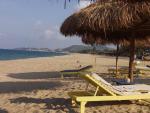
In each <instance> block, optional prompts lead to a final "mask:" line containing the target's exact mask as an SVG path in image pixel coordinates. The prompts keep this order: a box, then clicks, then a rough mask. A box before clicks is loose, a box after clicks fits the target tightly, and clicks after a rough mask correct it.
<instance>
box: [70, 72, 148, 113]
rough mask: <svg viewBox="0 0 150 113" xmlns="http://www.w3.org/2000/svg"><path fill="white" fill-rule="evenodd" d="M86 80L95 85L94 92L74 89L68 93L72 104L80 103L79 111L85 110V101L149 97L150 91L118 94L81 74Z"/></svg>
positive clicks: (88, 76)
mask: <svg viewBox="0 0 150 113" xmlns="http://www.w3.org/2000/svg"><path fill="white" fill-rule="evenodd" d="M81 76H82V78H85V80H86V81H88V82H89V83H91V84H92V85H94V86H96V90H95V92H94V93H91V92H89V91H75V92H69V93H68V95H69V96H70V97H71V99H72V102H73V104H74V103H80V113H84V112H85V105H86V104H87V102H96V101H123V100H146V99H150V93H149V94H147V93H143V94H138V95H118V94H115V93H114V92H112V91H110V90H109V89H107V88H105V86H103V85H102V84H100V83H99V82H98V81H96V80H95V79H94V78H92V77H91V76H90V75H88V74H86V75H81ZM98 92H101V94H103V95H101V96H97V94H98Z"/></svg>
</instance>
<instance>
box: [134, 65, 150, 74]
mask: <svg viewBox="0 0 150 113" xmlns="http://www.w3.org/2000/svg"><path fill="white" fill-rule="evenodd" d="M135 68H136V69H137V70H138V71H139V72H140V73H142V74H145V72H150V67H147V66H135Z"/></svg>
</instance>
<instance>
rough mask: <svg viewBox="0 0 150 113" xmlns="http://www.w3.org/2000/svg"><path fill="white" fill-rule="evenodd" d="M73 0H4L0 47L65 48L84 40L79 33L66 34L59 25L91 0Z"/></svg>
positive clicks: (0, 8) (0, 2)
mask: <svg viewBox="0 0 150 113" xmlns="http://www.w3.org/2000/svg"><path fill="white" fill-rule="evenodd" d="M77 1H78V0H71V2H70V3H67V7H66V9H64V0H0V48H5V49H13V48H20V47H35V48H50V49H57V48H65V47H68V46H70V45H76V44H78V45H79V44H82V42H81V39H80V38H78V37H75V36H74V37H71V38H70V37H68V38H66V37H64V36H63V35H61V33H60V31H59V28H60V26H61V24H62V23H63V21H64V20H65V19H66V18H67V17H68V16H69V15H71V14H72V13H74V12H76V11H78V10H79V9H81V8H83V7H85V6H86V5H88V4H89V2H86V1H81V2H80V4H78V3H77Z"/></svg>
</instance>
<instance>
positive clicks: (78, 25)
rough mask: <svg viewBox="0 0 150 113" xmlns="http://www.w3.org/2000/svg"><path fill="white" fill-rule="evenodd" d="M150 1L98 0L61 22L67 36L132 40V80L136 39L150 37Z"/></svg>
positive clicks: (115, 40) (115, 42)
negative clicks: (116, 0)
mask: <svg viewBox="0 0 150 113" xmlns="http://www.w3.org/2000/svg"><path fill="white" fill-rule="evenodd" d="M149 6H150V2H149V1H143V2H135V3H122V2H111V3H110V2H109V3H106V2H104V3H102V2H96V3H93V4H91V5H89V6H88V7H86V8H84V9H82V10H80V11H79V12H77V13H75V14H73V15H71V16H70V17H68V18H67V19H66V20H65V22H64V23H63V24H62V26H61V29H60V30H61V32H62V34H64V35H65V36H68V35H69V36H71V35H78V36H81V37H82V40H83V39H84V38H85V37H94V38H95V43H97V42H98V40H101V41H105V42H109V43H110V42H111V43H114V44H119V43H121V44H125V43H130V62H129V78H130V79H131V81H133V62H134V51H135V43H136V42H138V41H140V42H141V41H143V42H146V40H148V39H149V38H150V20H149V18H150V7H149Z"/></svg>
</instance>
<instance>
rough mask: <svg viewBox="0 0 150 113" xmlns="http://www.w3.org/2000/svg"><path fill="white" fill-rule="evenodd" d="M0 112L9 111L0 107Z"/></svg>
mask: <svg viewBox="0 0 150 113" xmlns="http://www.w3.org/2000/svg"><path fill="white" fill-rule="evenodd" d="M0 113H8V111H6V110H5V109H2V108H0Z"/></svg>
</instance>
